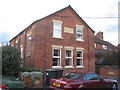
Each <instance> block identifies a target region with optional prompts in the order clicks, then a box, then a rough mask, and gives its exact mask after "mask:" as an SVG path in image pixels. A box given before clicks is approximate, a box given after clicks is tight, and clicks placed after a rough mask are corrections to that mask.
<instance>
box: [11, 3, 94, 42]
mask: <svg viewBox="0 0 120 90" xmlns="http://www.w3.org/2000/svg"><path fill="white" fill-rule="evenodd" d="M67 8H70V9H71V10H72V11H73V12H74V13H75V14H76V15H77V16H78V18H80V20H82V21H83V22H84V23H85V24H86V25H87V26H88V27H89V28H90V30H91V31H92V32H93V33H94V30H92V29H91V27H90V26H89V25H88V24H87V23H86V22H85V21H84V20H83V19H82V18H81V17H80V16H79V15H78V14H77V13H76V11H75V10H74V9H73V8H72V7H71V6H70V5H69V6H67V7H65V8H63V9H61V10H58V11H56V12H54V13H52V14H50V15H48V16H46V17H43V18H41V19H39V20H36V21H34V22H33V23H32V24H30V25H29V26H28V27H27V28H25V29H24V30H23V31H21V32H20V33H19V34H18V35H20V34H21V33H22V32H24V31H25V30H27V29H28V28H31V27H32V25H33V24H35V23H37V22H39V21H41V20H43V19H45V18H47V17H50V16H52V15H54V14H56V13H58V12H61V11H63V10H65V9H67ZM18 35H16V36H15V37H13V38H12V39H11V40H10V41H12V40H13V39H14V38H16V37H17V36H18Z"/></svg>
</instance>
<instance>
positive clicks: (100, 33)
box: [96, 31, 103, 39]
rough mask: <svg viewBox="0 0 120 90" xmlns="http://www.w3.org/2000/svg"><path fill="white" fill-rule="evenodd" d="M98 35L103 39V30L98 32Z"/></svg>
mask: <svg viewBox="0 0 120 90" xmlns="http://www.w3.org/2000/svg"><path fill="white" fill-rule="evenodd" d="M96 36H97V37H99V38H101V39H103V32H101V31H99V32H98V33H97V34H96Z"/></svg>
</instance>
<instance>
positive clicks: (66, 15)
mask: <svg viewBox="0 0 120 90" xmlns="http://www.w3.org/2000/svg"><path fill="white" fill-rule="evenodd" d="M53 20H59V21H62V22H63V24H62V38H63V39H57V38H53ZM76 25H82V26H84V30H83V35H84V41H77V40H76ZM64 27H68V28H72V29H73V33H66V32H65V31H64ZM30 32H31V33H32V35H31V37H32V40H31V41H29V40H28V36H29V35H28V34H29V33H30ZM18 36H20V46H21V44H22V45H23V47H24V57H23V62H24V66H27V67H35V68H40V69H53V68H52V62H53V61H52V60H53V59H52V50H53V47H52V46H53V45H56V46H62V48H61V55H62V58H61V62H62V63H61V67H62V68H63V69H64V74H65V73H67V72H72V71H90V72H94V71H95V54H94V51H95V50H94V32H93V31H92V30H91V29H90V28H89V27H88V26H87V25H86V24H85V23H84V22H83V20H81V19H80V18H79V17H78V16H77V15H76V14H75V12H74V11H73V10H72V9H71V8H66V9H65V10H62V11H60V12H58V13H55V14H52V15H50V16H49V17H46V18H44V19H42V20H40V21H37V22H35V23H34V24H33V25H31V26H30V27H28V28H27V30H25V31H23V32H22V33H20V34H19V35H18ZM16 39H17V37H16V38H14V39H12V40H11V44H12V43H13V42H14V41H16ZM65 47H73V68H65ZM77 47H79V48H83V49H84V50H83V51H84V56H83V60H84V62H83V65H84V67H82V68H76V48H77Z"/></svg>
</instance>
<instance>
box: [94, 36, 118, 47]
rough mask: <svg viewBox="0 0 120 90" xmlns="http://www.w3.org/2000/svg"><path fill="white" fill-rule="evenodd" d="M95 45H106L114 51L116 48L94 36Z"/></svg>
mask: <svg viewBox="0 0 120 90" xmlns="http://www.w3.org/2000/svg"><path fill="white" fill-rule="evenodd" d="M95 43H99V44H102V45H107V46H109V47H110V48H112V49H116V47H115V46H114V45H112V44H111V43H110V42H108V41H104V40H103V39H101V38H99V37H97V36H95Z"/></svg>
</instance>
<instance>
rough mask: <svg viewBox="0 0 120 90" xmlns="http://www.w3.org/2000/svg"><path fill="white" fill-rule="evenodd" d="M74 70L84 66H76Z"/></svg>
mask: <svg viewBox="0 0 120 90" xmlns="http://www.w3.org/2000/svg"><path fill="white" fill-rule="evenodd" d="M76 68H84V66H76Z"/></svg>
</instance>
